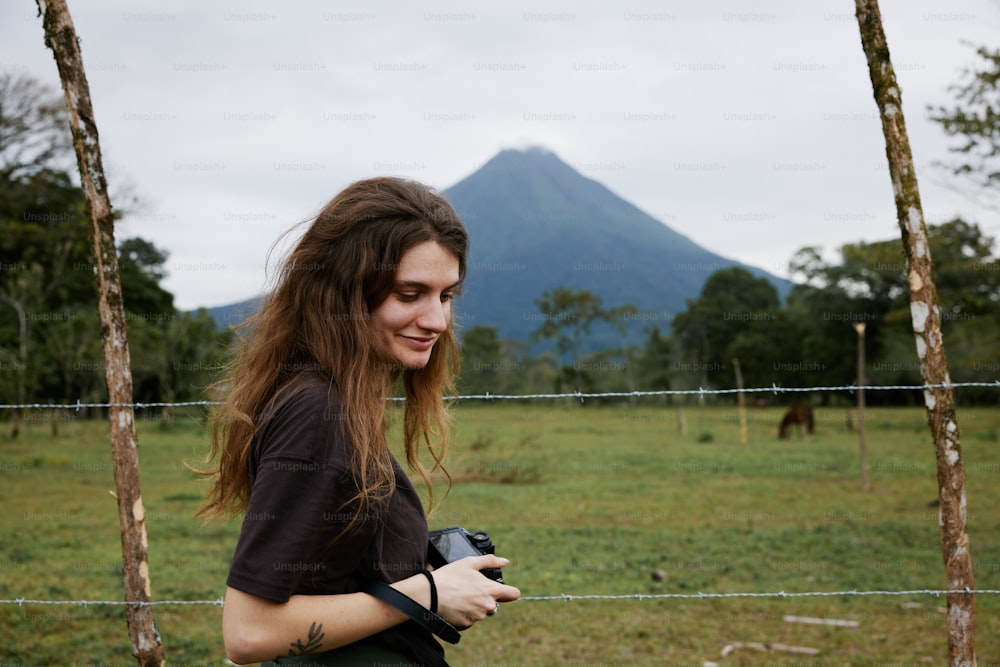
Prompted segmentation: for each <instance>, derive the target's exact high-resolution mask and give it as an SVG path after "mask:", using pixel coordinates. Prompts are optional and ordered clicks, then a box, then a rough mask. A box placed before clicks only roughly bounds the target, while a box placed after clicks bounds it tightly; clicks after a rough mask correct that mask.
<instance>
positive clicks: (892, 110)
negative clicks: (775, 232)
mask: <svg viewBox="0 0 1000 667" xmlns="http://www.w3.org/2000/svg"><path fill="white" fill-rule="evenodd" d="M855 2H856V7H857V17H858V26H859V28H860V30H861V44H862V47H863V48H864V52H865V56H866V58H867V60H868V73H869V75H870V76H871V81H872V88H873V90H874V93H875V102H876V104H877V105H878V110H879V116H880V117H881V119H882V132H883V134H884V135H885V145H886V149H885V152H886V156H887V157H888V159H889V175H890V177H891V179H892V189H893V192H894V193H895V199H896V217H897V220H898V222H899V228H900V232H901V234H902V240H903V252H904V253H905V255H906V266H907V278H908V281H909V285H910V314H911V318H912V321H913V334H914V337H915V340H916V346H917V357H918V358H919V359H920V372H921V374H922V376H923V378H924V382H925V384H927V385H930V386H929V387H928V388H926V389H925V390H924V405H925V406H926V407H927V423H928V426H929V427H930V430H931V434H932V435H933V437H934V446H935V451H936V456H937V481H938V497H939V499H940V503H941V505H940V510H939V512H940V518H939V523H940V526H941V551H942V555H943V558H944V564H945V576H946V578H947V581H948V589H949V590H959V591H962V590H964V591H968V592H966V593H950V594H949V595H948V656H949V660H950V664H951V665H952V667H975V664H976V650H975V635H976V598H975V595H974V594H973V593H972V591H973V590H974V589H975V583H974V581H973V571H972V555H971V552H970V546H969V533H968V530H967V527H966V518H967V517H966V497H965V463H964V461H963V460H962V451H961V448H960V446H959V434H958V420H957V419H956V417H955V398H954V395H953V393H952V388H951V378H950V377H949V374H948V361H947V358H946V357H945V353H944V340H943V339H942V338H941V316H940V313H939V311H938V306H937V289H936V288H935V286H934V273H933V270H932V265H931V253H930V245H929V244H928V241H927V226H926V224H925V223H924V214H923V210H922V208H921V206H920V191H919V189H918V188H917V176H916V172H915V171H914V168H913V156H912V154H911V152H910V142H909V139H908V138H907V135H906V123H905V122H904V120H903V105H902V101H901V96H900V93H899V84H898V83H897V82H896V74H895V72H894V71H893V69H892V62H891V61H890V59H889V46H888V44H887V43H886V39H885V31H884V30H883V28H882V16H881V14H880V12H879V8H878V2H877V0H855Z"/></svg>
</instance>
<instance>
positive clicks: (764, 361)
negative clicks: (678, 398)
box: [673, 267, 791, 387]
mask: <svg viewBox="0 0 1000 667" xmlns="http://www.w3.org/2000/svg"><path fill="white" fill-rule="evenodd" d="M780 307H781V302H780V299H779V297H778V292H777V290H776V289H775V288H774V285H772V284H771V282H770V281H768V280H767V279H766V278H758V277H756V276H754V275H753V274H752V273H750V272H749V271H748V270H746V269H744V268H741V267H731V268H727V269H720V270H719V271H716V272H715V273H713V274H712V275H710V276H709V277H708V280H706V281H705V284H704V285H703V286H702V290H701V294H700V295H699V297H698V298H697V299H693V300H692V299H689V300H688V302H687V309H686V310H685V311H683V312H681V313H679V314H678V315H677V317H676V318H675V319H674V323H673V333H674V336H675V338H676V340H677V344H678V348H679V350H678V352H679V357H680V359H679V360H678V361H676V362H675V367H676V369H677V370H678V371H681V372H683V374H682V375H677V374H675V376H676V377H678V379H680V378H685V377H686V378H687V379H686V381H682V384H684V385H685V387H691V386H702V387H709V386H732V385H733V384H734V379H733V375H732V368H731V362H732V358H733V357H734V356H738V357H739V358H740V366H741V369H742V371H743V377H744V380H745V383H746V384H747V385H748V386H750V385H757V384H761V383H765V384H768V385H769V384H770V383H771V381H772V379H773V375H772V372H771V369H770V368H769V367H770V366H771V365H772V363H773V362H772V359H774V354H775V352H776V351H777V350H779V349H780V350H783V351H787V350H789V348H790V347H791V346H790V345H789V343H790V341H787V340H786V341H785V342H784V343H783V344H782V346H781V347H778V346H776V345H775V342H776V339H777V336H778V335H779V333H780V332H779V326H780V320H779V317H780V312H779V311H780Z"/></svg>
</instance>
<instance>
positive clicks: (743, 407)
mask: <svg viewBox="0 0 1000 667" xmlns="http://www.w3.org/2000/svg"><path fill="white" fill-rule="evenodd" d="M733 373H735V374H736V389H737V391H736V410H737V412H738V413H739V418H740V444H741V445H743V446H744V447H745V446H746V444H747V442H748V441H749V437H748V436H747V402H746V399H745V398H744V397H743V373H742V371H740V360H739V358H738V357H733Z"/></svg>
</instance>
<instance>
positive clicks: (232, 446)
mask: <svg viewBox="0 0 1000 667" xmlns="http://www.w3.org/2000/svg"><path fill="white" fill-rule="evenodd" d="M426 241H434V242H437V243H438V244H440V245H441V246H442V247H444V248H446V249H448V250H449V251H450V252H451V253H452V254H454V256H455V258H456V259H457V260H458V265H459V278H460V280H464V278H465V270H466V254H467V251H468V235H467V233H466V230H465V228H464V227H463V226H462V223H461V221H460V220H459V219H458V215H457V214H456V213H455V211H454V209H453V208H452V207H451V205H450V204H449V203H448V202H447V201H446V200H445V199H444V198H443V197H441V196H440V195H438V194H436V193H435V192H434V191H433V190H431V189H430V188H428V187H427V186H425V185H422V184H420V183H416V182H413V181H407V180H403V179H398V178H387V177H380V178H372V179H367V180H363V181H358V182H356V183H354V184H352V185H350V186H348V187H347V188H345V189H344V190H343V191H342V192H340V193H339V194H338V195H337V196H336V197H334V198H333V199H332V200H331V201H330V202H329V203H328V204H327V205H326V206H325V207H324V208H323V210H322V211H321V212H320V214H319V215H318V216H317V217H316V218H315V220H313V221H312V223H311V224H310V225H309V227H308V229H307V230H306V232H305V234H304V235H303V236H302V238H301V239H300V240H299V242H298V244H297V245H296V246H295V248H294V249H293V250H292V251H291V253H289V254H288V256H287V257H286V258H285V259H284V261H283V262H282V264H281V268H280V271H279V273H278V275H277V276H276V283H277V284H276V287H275V289H274V290H273V291H272V292H271V294H270V296H269V297H268V298H267V299H266V301H265V302H264V304H263V306H262V307H261V308H260V310H259V311H258V312H257V314H255V315H254V316H252V317H250V318H249V319H248V320H247V321H245V322H243V323H242V324H241V325H240V327H239V328H240V329H241V331H242V332H244V333H243V335H242V336H241V337H240V341H241V343H240V348H239V350H238V352H237V354H236V356H235V358H234V360H233V362H232V364H231V365H230V367H229V372H228V375H227V377H226V378H225V379H224V380H222V382H220V383H219V386H220V387H222V388H224V389H225V390H226V391H227V392H228V394H227V397H226V399H225V401H224V403H223V404H222V406H221V407H220V408H219V409H218V410H217V411H216V413H215V416H214V422H213V427H212V448H211V452H210V454H209V457H208V461H209V462H211V461H213V460H215V459H216V458H218V463H217V466H216V467H215V468H214V469H212V470H209V471H205V472H202V473H201V474H203V475H206V476H210V477H211V478H212V480H213V486H212V489H211V491H210V493H209V496H208V498H207V499H206V501H205V503H204V505H203V506H202V507H201V509H200V510H199V511H198V515H199V516H205V517H214V516H222V515H230V516H231V515H235V514H239V513H240V512H243V511H246V508H247V505H248V503H249V500H250V489H251V484H252V479H251V476H250V472H249V465H250V464H249V461H250V456H251V446H252V442H253V439H254V436H255V434H256V433H257V431H258V429H259V428H261V426H262V425H263V421H264V420H265V419H266V415H267V414H268V412H269V409H270V408H272V407H273V402H274V401H275V398H276V397H277V396H278V395H279V393H281V392H282V390H283V389H285V388H287V387H289V385H291V384H293V383H294V382H295V381H296V380H297V379H298V378H300V377H301V376H303V375H305V374H315V373H319V374H321V375H322V376H323V377H325V378H326V379H328V380H329V381H330V382H331V384H332V385H334V386H336V389H337V391H338V392H339V394H340V401H341V419H340V423H341V424H342V428H343V433H344V436H345V437H346V438H347V440H348V442H350V443H352V444H353V451H354V459H353V473H354V477H355V481H356V482H357V486H358V492H357V495H356V496H355V498H354V499H353V500H352V506H353V509H354V510H355V513H354V517H355V519H354V521H353V522H352V523H351V525H352V526H353V525H354V523H355V522H356V521H357V520H358V517H361V516H366V515H367V513H368V511H369V508H370V507H371V506H372V505H373V504H374V503H377V502H379V501H380V500H382V499H385V498H387V497H388V496H389V495H390V494H391V493H392V492H393V491H394V490H395V475H394V473H393V469H392V458H391V454H390V452H389V448H388V444H387V442H386V435H387V419H386V399H387V398H388V395H389V393H390V392H391V391H392V387H393V385H394V384H395V383H396V382H397V381H398V380H399V379H400V375H402V382H401V385H402V387H403V389H404V392H405V399H406V403H405V409H404V410H405V411H404V417H403V439H404V445H405V451H406V461H407V464H408V465H409V467H410V469H411V470H412V471H415V472H416V473H417V474H418V475H419V476H420V477H421V479H423V480H424V482H425V483H426V484H427V488H428V494H429V502H430V506H431V508H433V506H434V487H433V484H432V481H431V474H433V473H434V472H435V471H436V470H439V469H441V470H442V471H443V467H442V462H443V459H444V455H445V453H446V451H447V448H448V433H449V423H450V422H449V416H448V412H447V410H446V407H445V405H444V400H443V393H444V392H446V391H449V390H451V391H453V390H454V380H455V375H456V372H457V367H458V362H459V348H458V342H457V339H456V335H455V331H454V318H452V319H451V321H449V323H448V328H447V330H446V331H444V332H443V333H442V334H441V335H440V336H439V337H438V340H437V343H436V344H435V345H434V348H433V350H432V352H431V355H430V361H429V362H428V363H427V366H426V367H424V368H421V369H403V368H400V367H399V365H398V363H396V362H394V360H392V359H391V358H387V357H386V356H385V354H386V353H385V352H384V351H381V350H379V349H377V348H376V346H375V345H374V344H373V340H374V337H373V336H372V335H371V333H370V327H371V323H372V313H373V312H374V310H375V309H376V308H377V307H378V306H379V305H380V304H381V303H382V302H383V301H384V300H385V299H386V298H388V297H389V295H390V294H391V292H392V290H393V288H394V282H395V274H396V268H397V267H398V266H399V264H400V262H401V260H402V258H403V255H404V254H405V253H406V252H407V251H408V250H409V249H410V248H412V247H414V246H416V245H418V244H420V243H424V242H426ZM435 443H437V444H435ZM424 449H426V450H427V451H429V453H430V455H431V458H432V459H433V461H434V464H433V466H432V467H431V469H430V470H428V469H427V468H425V467H424V466H423V465H422V464H421V462H420V452H421V451H422V450H424ZM444 474H445V476H446V477H447V479H448V484H449V487H450V484H451V477H450V476H448V475H447V472H446V471H444ZM349 528H350V526H348V529H349Z"/></svg>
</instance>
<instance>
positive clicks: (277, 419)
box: [256, 375, 343, 464]
mask: <svg viewBox="0 0 1000 667" xmlns="http://www.w3.org/2000/svg"><path fill="white" fill-rule="evenodd" d="M339 414H340V397H339V394H338V393H337V390H336V387H335V386H334V385H333V383H332V382H330V381H329V380H326V379H324V378H322V377H321V376H318V375H306V376H302V377H300V378H298V379H296V380H295V381H293V382H292V383H290V384H289V385H287V386H286V387H284V388H283V389H282V390H281V391H279V392H278V394H277V395H276V397H275V400H274V402H273V403H272V405H271V408H270V409H269V410H268V412H267V414H265V415H264V418H263V419H262V422H261V426H260V429H259V430H258V432H257V439H258V440H259V443H256V444H257V446H258V447H259V452H260V460H265V459H269V458H283V459H296V460H302V461H310V462H314V463H318V464H334V463H336V461H339V460H340V458H341V456H338V454H341V452H339V451H338V450H341V449H342V446H338V445H339V444H340V443H342V440H343V438H342V431H341V428H340V423H339V420H338V415H339ZM331 458H333V459H335V460H331Z"/></svg>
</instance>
